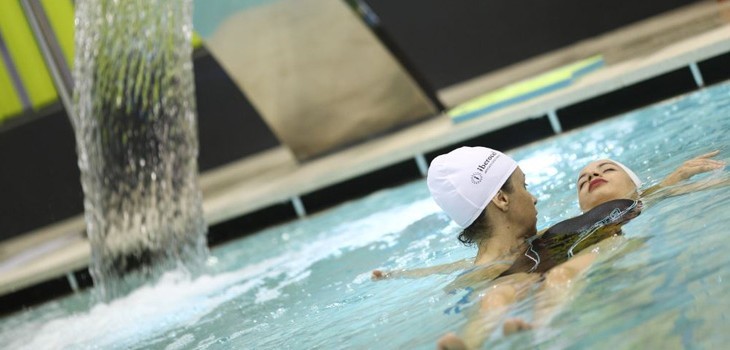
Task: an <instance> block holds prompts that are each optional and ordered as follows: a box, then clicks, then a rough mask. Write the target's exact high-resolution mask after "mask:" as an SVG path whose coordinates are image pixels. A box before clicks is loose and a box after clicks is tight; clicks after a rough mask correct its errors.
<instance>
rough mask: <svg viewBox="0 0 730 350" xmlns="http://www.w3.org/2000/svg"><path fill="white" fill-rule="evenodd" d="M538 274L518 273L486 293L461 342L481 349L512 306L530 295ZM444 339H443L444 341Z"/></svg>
mask: <svg viewBox="0 0 730 350" xmlns="http://www.w3.org/2000/svg"><path fill="white" fill-rule="evenodd" d="M538 278H539V275H538V274H528V273H518V274H514V275H510V276H507V277H502V278H500V279H498V280H497V281H495V282H496V283H495V284H494V285H492V286H491V287H489V289H487V291H486V292H485V293H484V296H483V297H482V299H481V301H480V303H479V310H478V311H477V312H474V313H470V315H471V316H470V317H469V320H468V321H467V324H466V327H465V328H464V330H463V332H462V338H460V339H459V340H460V341H461V343H462V344H463V345H464V346H465V347H466V348H468V349H480V348H481V347H482V345H483V344H484V341H485V340H486V338H487V337H488V336H489V335H490V334H491V333H492V330H494V328H495V327H497V326H498V325H499V323H500V321H501V320H502V318H503V317H504V316H505V315H506V314H507V312H508V311H509V310H510V308H511V307H512V305H513V304H514V303H515V302H517V301H519V300H521V299H523V298H524V297H526V296H527V295H528V292H529V290H530V286H531V285H533V284H534V283H536V282H537V279H538ZM443 339H444V338H442V340H443Z"/></svg>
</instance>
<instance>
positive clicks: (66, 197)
mask: <svg viewBox="0 0 730 350" xmlns="http://www.w3.org/2000/svg"><path fill="white" fill-rule="evenodd" d="M193 64H194V69H195V94H196V100H197V108H198V138H199V142H200V153H199V156H198V167H199V169H200V171H201V172H203V171H206V170H209V169H213V168H215V167H218V166H221V165H224V164H226V163H229V162H231V161H234V160H237V159H240V158H242V157H245V156H247V155H251V154H254V153H257V152H260V151H262V150H265V149H268V148H271V147H274V146H277V145H278V144H279V142H278V141H277V140H276V138H275V136H274V135H273V133H272V132H271V131H270V130H269V128H268V127H267V126H266V124H265V123H264V122H263V120H262V119H261V117H260V116H259V115H258V113H257V112H256V110H255V109H254V108H253V107H252V106H251V104H250V103H249V102H248V100H247V99H246V97H245V96H244V95H243V94H242V93H241V92H240V90H238V88H236V86H235V85H234V84H233V82H232V81H231V80H230V79H229V78H228V75H226V74H225V72H224V71H223V70H222V68H221V67H220V66H219V65H218V63H217V62H216V60H215V59H214V58H213V56H211V55H209V54H208V53H207V52H205V50H204V49H203V50H202V51H198V52H196V54H195V59H194V60H193ZM11 122H14V124H15V125H12V124H13V123H8V124H10V125H7V124H6V125H4V126H3V127H2V129H0V240H3V239H7V238H11V237H14V236H16V235H18V234H22V233H24V232H27V231H30V230H32V229H34V228H38V227H43V226H45V225H48V224H52V223H54V222H56V221H59V220H62V219H66V218H69V217H72V216H75V215H78V214H81V213H82V212H83V210H84V209H83V208H84V207H83V193H82V190H81V182H80V174H79V169H78V166H77V164H76V161H77V159H76V140H75V138H74V134H73V128H72V127H71V122H70V121H69V119H68V116H67V115H66V111H65V110H63V109H62V108H61V107H60V106H55V107H54V108H51V109H50V110H47V111H43V112H40V113H37V115H33V116H21V117H18V118H17V119H16V120H15V121H11Z"/></svg>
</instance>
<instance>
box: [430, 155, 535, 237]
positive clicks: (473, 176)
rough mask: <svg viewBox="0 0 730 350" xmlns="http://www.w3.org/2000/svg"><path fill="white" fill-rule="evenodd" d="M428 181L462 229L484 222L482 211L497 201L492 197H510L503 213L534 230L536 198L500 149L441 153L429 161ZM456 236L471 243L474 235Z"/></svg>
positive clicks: (447, 212)
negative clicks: (528, 190)
mask: <svg viewBox="0 0 730 350" xmlns="http://www.w3.org/2000/svg"><path fill="white" fill-rule="evenodd" d="M427 183H428V189H429V191H430V192H431V196H432V197H433V199H434V201H436V204H438V205H439V207H441V209H443V210H444V212H446V214H447V215H448V216H449V217H450V218H451V219H452V220H454V222H456V223H457V224H458V225H459V226H461V227H462V228H468V227H470V226H472V224H475V225H477V224H480V223H481V222H486V220H484V218H483V216H484V215H486V214H483V213H485V208H487V206H488V205H489V204H490V203H491V202H495V203H496V202H497V200H495V197H498V198H497V199H499V198H503V197H509V198H508V199H509V205H508V208H504V209H505V210H503V211H504V213H505V215H508V216H509V218H510V219H511V220H514V221H516V222H522V223H525V225H527V226H531V227H532V228H533V229H534V226H535V223H536V220H537V210H536V209H535V202H536V199H535V197H533V196H532V195H531V194H530V193H529V192H527V190H526V188H525V175H524V173H522V170H520V169H519V168H518V167H517V162H515V161H514V160H513V159H512V158H510V157H509V156H507V155H505V154H503V153H502V152H499V151H496V150H493V149H490V148H485V147H461V148H457V149H455V150H453V151H451V152H449V153H447V154H443V155H440V156H438V157H436V158H435V159H434V160H433V162H431V166H430V167H429V169H428V178H427ZM495 205H496V204H495ZM500 205H501V204H500ZM500 210H501V209H500ZM478 218H479V219H478ZM476 221H479V222H476ZM465 231H467V230H465ZM462 236H463V234H462ZM459 239H460V240H462V242H465V243H471V242H473V241H474V239H475V237H471V238H469V237H465V238H462V237H461V236H460V238H459Z"/></svg>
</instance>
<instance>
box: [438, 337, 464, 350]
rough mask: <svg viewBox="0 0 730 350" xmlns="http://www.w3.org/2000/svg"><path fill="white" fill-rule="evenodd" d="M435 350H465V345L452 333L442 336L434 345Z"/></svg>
mask: <svg viewBox="0 0 730 350" xmlns="http://www.w3.org/2000/svg"><path fill="white" fill-rule="evenodd" d="M436 349H439V350H461V349H464V350H466V344H465V343H464V341H463V340H462V339H461V338H459V337H458V336H456V334H454V333H447V334H446V335H444V336H442V337H441V338H440V339H439V340H438V343H436Z"/></svg>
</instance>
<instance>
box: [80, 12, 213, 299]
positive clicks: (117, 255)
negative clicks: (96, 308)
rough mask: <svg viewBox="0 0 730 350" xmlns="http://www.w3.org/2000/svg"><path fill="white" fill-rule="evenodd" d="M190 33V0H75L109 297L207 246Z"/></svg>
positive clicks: (92, 205) (85, 126)
mask: <svg viewBox="0 0 730 350" xmlns="http://www.w3.org/2000/svg"><path fill="white" fill-rule="evenodd" d="M191 35H192V1H191V0H123V1H120V0H77V1H76V57H75V65H74V84H75V86H74V104H75V113H71V114H72V115H73V117H72V124H73V127H74V130H75V133H76V143H77V151H78V157H79V162H78V163H79V168H80V170H81V183H82V186H83V189H84V197H85V199H84V207H85V216H86V225H87V232H88V237H89V239H90V241H91V249H92V254H91V259H92V261H91V266H90V270H91V275H92V277H93V278H94V282H95V284H96V290H97V293H98V295H99V296H100V297H101V298H102V299H104V300H108V299H110V298H113V297H115V296H118V295H121V294H123V293H125V292H126V291H127V290H129V289H130V288H134V287H135V285H134V284H135V283H137V284H138V283H139V281H142V280H145V279H147V278H150V277H154V276H155V275H158V274H159V273H160V272H161V271H163V270H165V269H167V268H170V267H177V266H179V265H182V266H184V267H186V268H188V269H191V268H192V269H194V268H195V267H196V266H200V263H201V262H202V261H204V259H205V258H206V255H207V247H206V242H205V232H206V225H205V222H204V219H203V212H202V206H201V193H200V190H199V187H198V180H197V159H196V158H197V155H198V140H197V128H196V116H195V96H194V85H193V72H192V61H191V56H192V44H191ZM135 281H136V282H135ZM130 285H131V286H130Z"/></svg>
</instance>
